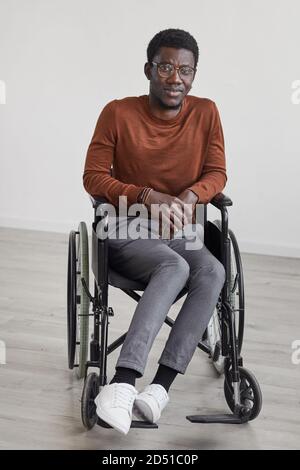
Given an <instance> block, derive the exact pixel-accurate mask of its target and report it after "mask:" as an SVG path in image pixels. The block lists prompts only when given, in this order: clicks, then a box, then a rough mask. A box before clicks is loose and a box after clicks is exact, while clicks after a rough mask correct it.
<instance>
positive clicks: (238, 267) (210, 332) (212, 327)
mask: <svg viewBox="0 0 300 470" xmlns="http://www.w3.org/2000/svg"><path fill="white" fill-rule="evenodd" d="M213 224H214V225H215V226H216V227H217V228H218V229H219V230H220V232H221V231H222V223H221V221H220V220H215V221H214V222H213ZM228 235H229V238H230V241H231V280H230V290H231V291H232V290H233V288H234V287H235V290H234V292H231V298H230V302H231V305H232V307H233V309H234V310H236V313H235V320H236V332H237V339H238V350H239V354H240V353H241V349H242V343H243V336H244V312H245V297H244V277H243V268H242V261H241V256H240V251H239V247H238V244H237V241H236V237H235V235H234V233H233V232H232V230H230V229H229V230H228ZM235 284H236V285H235ZM237 287H238V289H236V288H237ZM236 290H237V292H236ZM207 341H208V345H209V347H210V349H211V357H212V362H213V365H214V367H215V369H216V370H217V372H218V373H219V374H220V375H221V374H223V373H224V363H225V358H224V356H222V354H221V298H220V299H219V301H218V303H217V306H216V308H215V310H214V313H213V315H212V318H211V319H210V322H209V324H208V327H207Z"/></svg>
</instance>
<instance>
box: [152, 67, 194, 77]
mask: <svg viewBox="0 0 300 470" xmlns="http://www.w3.org/2000/svg"><path fill="white" fill-rule="evenodd" d="M158 73H159V75H160V76H161V77H164V78H167V77H170V76H171V75H173V73H174V66H173V65H172V64H160V65H159V66H158ZM193 74H194V70H193V69H192V68H191V67H187V66H184V67H180V69H179V75H180V76H181V77H191V76H192V75H193Z"/></svg>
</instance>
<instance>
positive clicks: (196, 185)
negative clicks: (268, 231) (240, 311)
mask: <svg viewBox="0 0 300 470" xmlns="http://www.w3.org/2000/svg"><path fill="white" fill-rule="evenodd" d="M198 54H199V52H198V46H197V42H196V41H195V39H194V38H193V37H192V36H191V35H190V34H189V33H188V32H186V31H183V30H181V29H167V30H164V31H160V32H159V33H157V34H156V35H155V36H154V37H153V39H152V40H151V41H150V43H149V45H148V48H147V60H148V61H147V63H146V64H145V67H144V72H145V75H146V77H147V79H148V80H149V82H150V91H149V95H142V96H138V97H128V98H124V99H120V100H113V101H111V102H109V103H108V104H107V105H106V106H105V107H104V109H103V110H102V112H101V114H100V117H99V119H98V122H97V125H96V129H95V132H94V135H93V138H92V141H91V144H90V146H89V149H88V152H87V158H86V163H85V169H84V175H83V181H84V187H85V189H86V191H87V192H88V193H90V194H91V195H93V196H104V197H105V198H106V199H107V200H108V201H109V202H111V203H112V204H113V205H114V206H115V207H117V206H118V203H119V196H127V200H128V204H129V205H131V204H134V203H142V204H144V205H145V206H146V207H147V209H148V210H150V209H151V208H152V207H154V206H153V205H154V204H165V205H167V207H168V208H169V209H168V210H169V212H168V213H167V215H169V216H170V224H171V227H170V231H171V235H172V236H171V237H170V239H164V238H161V237H158V238H156V239H152V238H151V239H141V238H138V239H130V240H128V239H126V240H124V239H113V240H112V239H110V240H109V262H110V265H111V266H112V268H113V269H115V270H117V271H119V272H120V273H121V274H123V275H124V276H125V277H128V278H131V279H136V280H139V281H141V282H144V283H145V285H146V288H145V290H144V293H143V296H142V298H141V300H140V301H139V302H138V305H137V307H136V310H135V312H134V315H133V318H132V321H131V324H130V327H129V330H128V334H127V336H126V339H125V341H124V344H123V347H122V350H121V352H120V356H119V359H118V361H117V365H116V373H115V376H114V377H113V379H112V381H111V382H110V384H109V385H106V386H105V387H103V389H102V390H101V392H100V393H99V395H98V396H97V397H96V399H95V403H96V405H97V414H98V416H99V417H100V418H101V419H103V420H104V421H106V422H107V423H108V424H110V425H111V426H112V427H114V428H115V429H117V430H118V431H120V432H122V433H124V434H127V433H128V431H129V428H130V424H131V420H132V413H134V414H135V415H136V416H137V417H141V418H142V419H146V420H148V421H150V422H157V421H158V419H159V418H160V416H161V412H162V411H163V409H164V408H165V406H166V405H167V403H168V402H169V395H168V391H169V388H170V386H171V384H172V382H173V381H174V379H175V377H176V375H177V374H178V373H181V374H184V373H185V370H186V368H187V366H188V364H189V362H190V360H191V359H192V356H193V354H194V351H195V349H196V347H197V344H198V342H199V341H200V340H201V338H202V335H203V333H204V331H205V329H206V327H207V325H208V322H209V319H210V317H211V315H212V313H213V311H214V308H215V306H216V303H217V300H218V297H219V294H220V291H221V289H222V287H223V284H224V281H225V270H224V268H223V265H222V264H221V263H220V262H219V261H218V260H217V259H216V258H215V257H214V256H213V255H212V254H211V253H210V252H209V250H208V249H207V248H206V247H205V246H202V248H201V249H199V250H188V249H186V248H185V243H186V239H185V237H184V236H183V237H176V236H173V235H175V234H176V230H177V229H178V228H180V227H182V225H180V224H181V223H182V221H183V220H184V222H183V224H185V223H186V222H187V221H190V217H187V218H183V219H182V218H181V215H180V211H179V209H183V208H184V206H185V205H188V207H191V208H192V209H191V211H190V212H187V214H190V215H191V214H194V210H195V206H196V204H197V203H198V204H206V203H208V202H209V201H210V200H211V199H212V198H213V197H214V196H215V195H216V194H217V193H219V192H221V191H222V189H223V188H224V186H225V184H226V180H227V176H226V165H225V155H224V138H223V132H222V126H221V122H220V117H219V113H218V110H217V107H216V105H215V103H214V102H213V101H211V100H209V99H206V98H198V97H195V96H187V95H188V93H189V91H190V89H191V88H192V83H193V80H194V78H195V74H196V68H197V62H198ZM112 163H113V171H114V173H113V175H111V173H110V168H111V165H112ZM160 222H162V220H160ZM161 227H162V225H160V229H161ZM160 234H161V232H160ZM183 288H187V290H188V293H187V297H186V299H185V301H184V303H183V305H182V308H181V310H180V312H179V314H178V316H177V318H176V321H175V323H174V325H173V327H172V329H171V332H170V335H169V338H168V341H167V343H166V345H165V349H164V351H163V353H162V355H161V357H160V359H159V361H158V362H159V367H158V370H157V373H156V375H155V377H154V379H153V381H152V383H151V384H150V385H148V386H147V387H146V388H145V389H144V390H143V391H142V392H141V393H138V391H137V390H136V388H135V381H136V378H140V377H142V375H143V373H144V369H145V366H146V361H147V357H148V354H149V351H150V348H151V346H152V344H153V341H154V339H155V337H156V335H157V334H158V332H159V330H160V328H161V326H162V324H163V323H164V319H165V317H166V315H167V313H168V310H169V309H170V307H171V305H172V304H173V302H174V300H175V299H176V297H177V295H178V293H179V292H181V290H182V289H183Z"/></svg>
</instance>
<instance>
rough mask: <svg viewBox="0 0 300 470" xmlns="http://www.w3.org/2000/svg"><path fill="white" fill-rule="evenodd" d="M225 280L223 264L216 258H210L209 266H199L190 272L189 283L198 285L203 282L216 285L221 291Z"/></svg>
mask: <svg viewBox="0 0 300 470" xmlns="http://www.w3.org/2000/svg"><path fill="white" fill-rule="evenodd" d="M199 278H200V279H199ZM225 278H226V272H225V269H224V266H223V264H222V263H221V262H220V261H219V260H218V259H217V258H212V259H211V260H210V262H209V264H206V265H205V266H200V267H199V268H198V269H195V270H194V272H192V275H191V277H190V280H189V282H190V283H191V282H196V283H197V284H198V283H199V284H200V283H201V282H203V281H204V280H205V281H207V282H209V284H212V285H218V286H219V287H220V289H221V288H222V287H223V285H224V282H225Z"/></svg>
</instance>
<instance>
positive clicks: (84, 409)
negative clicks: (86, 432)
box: [81, 372, 99, 429]
mask: <svg viewBox="0 0 300 470" xmlns="http://www.w3.org/2000/svg"><path fill="white" fill-rule="evenodd" d="M98 393H99V383H98V376H97V374H95V373H94V372H93V373H91V374H89V375H88V376H87V378H86V380H85V382H84V387H83V391H82V397H81V419H82V422H83V425H84V426H85V427H86V429H92V427H94V426H95V424H96V423H97V419H98V416H97V414H96V405H95V403H94V400H95V398H96V396H97V395H98Z"/></svg>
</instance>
